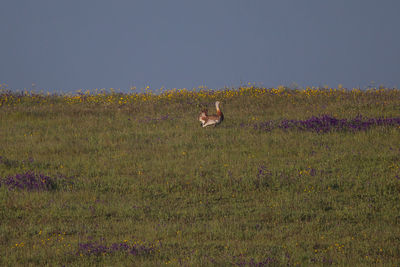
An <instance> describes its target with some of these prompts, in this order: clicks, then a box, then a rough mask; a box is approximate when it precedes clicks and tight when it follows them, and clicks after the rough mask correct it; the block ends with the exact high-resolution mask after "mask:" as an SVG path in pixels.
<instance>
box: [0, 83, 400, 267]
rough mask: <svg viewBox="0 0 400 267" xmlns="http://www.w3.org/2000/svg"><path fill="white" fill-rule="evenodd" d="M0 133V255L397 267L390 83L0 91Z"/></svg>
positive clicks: (398, 141)
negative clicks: (208, 122)
mask: <svg viewBox="0 0 400 267" xmlns="http://www.w3.org/2000/svg"><path fill="white" fill-rule="evenodd" d="M216 101H219V102H220V105H219V108H220V109H221V110H222V112H223V117H224V119H223V120H221V121H220V123H219V124H218V125H216V126H215V127H214V126H213V125H212V126H208V127H205V128H203V127H201V123H200V121H199V119H198V118H199V113H200V111H201V110H204V109H209V110H210V113H214V111H215V103H216ZM0 140H1V146H0V213H1V220H0V251H1V252H0V265H1V266H21V265H23V266H25V265H27V266H29V265H38V266H42V265H50V266H53V265H55V266H63V265H65V266H165V265H172V266H181V265H182V266H231V265H232V266H268V265H271V266H282V265H289V266H310V265H317V266H319V265H355V266H360V265H376V264H378V265H385V266H386V265H387V266H397V265H399V263H400V247H399V245H398V244H399V241H400V240H399V236H400V217H399V214H400V90H398V89H389V88H380V89H368V90H359V89H345V88H343V87H341V86H340V87H339V88H336V89H335V88H306V89H289V88H286V87H283V86H280V87H278V88H259V87H255V86H252V85H251V84H250V85H248V86H243V87H240V88H233V89H230V88H226V89H223V90H211V89H208V88H197V89H194V90H187V89H181V90H176V89H174V90H160V91H158V92H156V91H150V90H147V89H146V90H144V91H143V92H136V91H134V90H132V92H130V93H121V92H116V91H114V90H108V91H107V90H94V91H92V92H90V91H87V92H82V91H80V92H77V93H75V94H43V93H36V92H11V91H10V90H7V88H5V87H4V86H3V88H2V89H1V90H0Z"/></svg>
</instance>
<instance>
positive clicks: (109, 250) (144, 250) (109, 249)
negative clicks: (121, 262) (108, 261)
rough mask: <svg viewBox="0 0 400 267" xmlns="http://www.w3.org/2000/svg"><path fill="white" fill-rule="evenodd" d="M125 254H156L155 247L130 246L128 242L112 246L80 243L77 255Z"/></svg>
mask: <svg viewBox="0 0 400 267" xmlns="http://www.w3.org/2000/svg"><path fill="white" fill-rule="evenodd" d="M118 252H124V253H126V254H130V255H135V256H136V255H150V254H152V253H154V252H155V248H154V246H152V245H150V246H146V245H143V244H142V245H138V244H132V245H131V244H129V243H127V242H121V243H113V244H111V245H109V246H108V245H104V244H102V243H99V242H87V243H79V244H78V251H77V253H76V254H77V255H86V256H89V255H102V254H114V253H118Z"/></svg>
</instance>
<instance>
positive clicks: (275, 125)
mask: <svg viewBox="0 0 400 267" xmlns="http://www.w3.org/2000/svg"><path fill="white" fill-rule="evenodd" d="M376 126H386V127H388V126H397V127H399V126H400V117H395V118H379V117H378V118H367V117H363V116H361V115H358V116H356V117H355V118H352V119H338V118H335V117H333V116H331V115H322V116H319V117H315V116H313V117H311V118H309V119H306V120H287V119H284V120H281V121H266V122H261V123H257V124H254V125H253V128H254V129H256V130H262V131H272V130H274V129H282V130H301V131H311V132H317V133H327V132H331V131H351V132H356V131H366V130H368V129H370V128H372V127H376Z"/></svg>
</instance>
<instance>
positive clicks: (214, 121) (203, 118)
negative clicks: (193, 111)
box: [199, 101, 224, 127]
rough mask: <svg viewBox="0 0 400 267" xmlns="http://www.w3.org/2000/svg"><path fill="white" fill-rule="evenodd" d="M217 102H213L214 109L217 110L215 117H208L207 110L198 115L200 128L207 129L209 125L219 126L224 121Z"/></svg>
mask: <svg viewBox="0 0 400 267" xmlns="http://www.w3.org/2000/svg"><path fill="white" fill-rule="evenodd" d="M219 104H220V102H219V101H216V102H215V108H216V110H217V114H216V115H208V114H207V112H208V111H207V109H203V110H202V111H201V112H200V114H199V121H200V122H201V126H202V127H207V126H210V125H214V127H215V126H216V125H218V124H220V123H221V122H222V121H223V120H224V114H223V113H222V111H221V109H220V108H219Z"/></svg>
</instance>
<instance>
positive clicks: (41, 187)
mask: <svg viewBox="0 0 400 267" xmlns="http://www.w3.org/2000/svg"><path fill="white" fill-rule="evenodd" d="M71 178H72V177H71ZM0 180H1V184H2V185H5V186H7V187H8V189H9V190H16V189H19V190H28V191H49V190H55V189H56V188H57V185H58V183H59V182H61V181H66V180H67V177H65V176H63V175H58V176H55V177H49V176H46V175H44V174H41V173H39V174H36V173H34V172H33V171H27V172H26V173H17V174H15V175H10V176H8V177H6V178H3V179H0ZM68 182H69V183H72V182H71V181H68ZM72 184H73V183H72Z"/></svg>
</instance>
